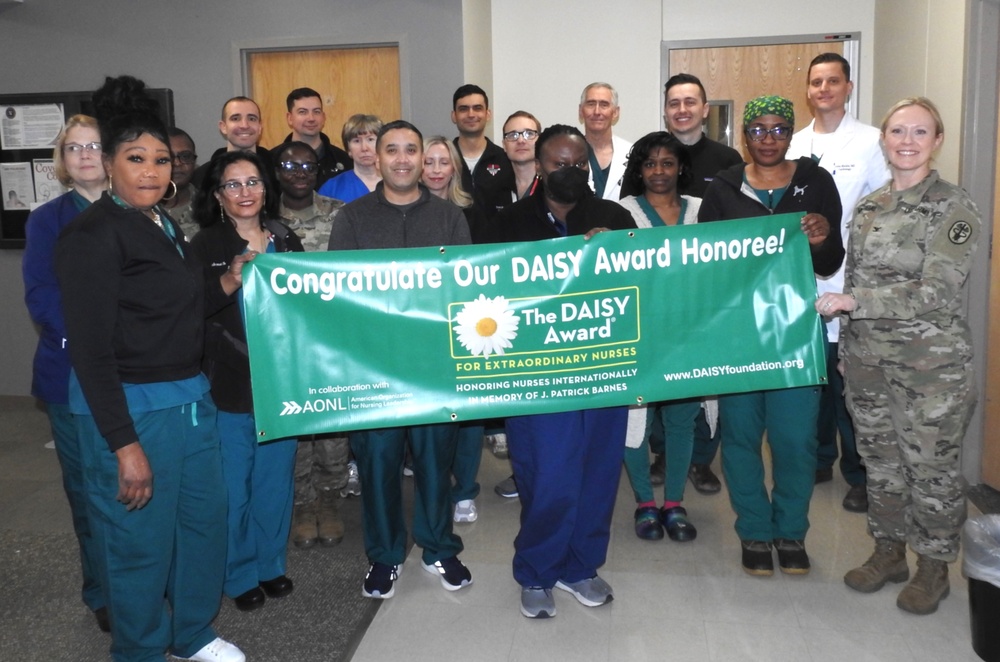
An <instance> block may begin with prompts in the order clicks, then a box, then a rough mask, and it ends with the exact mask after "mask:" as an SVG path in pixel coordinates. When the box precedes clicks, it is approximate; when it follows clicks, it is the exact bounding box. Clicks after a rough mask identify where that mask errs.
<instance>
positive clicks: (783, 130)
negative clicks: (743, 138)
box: [746, 124, 792, 143]
mask: <svg viewBox="0 0 1000 662" xmlns="http://www.w3.org/2000/svg"><path fill="white" fill-rule="evenodd" d="M746 133H747V138H749V139H750V140H752V141H754V142H755V143H759V142H761V141H763V140H764V138H766V137H767V134H771V137H772V138H774V139H775V140H781V141H784V140H788V139H789V138H791V137H792V127H790V126H788V125H787V124H779V125H778V126H772V127H771V128H770V129H765V128H764V127H762V126H748V127H747V131H746Z"/></svg>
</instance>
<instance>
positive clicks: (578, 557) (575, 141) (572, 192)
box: [490, 124, 635, 618]
mask: <svg viewBox="0 0 1000 662" xmlns="http://www.w3.org/2000/svg"><path fill="white" fill-rule="evenodd" d="M535 167H536V168H537V170H538V176H539V178H540V180H541V182H540V184H539V185H538V188H537V190H536V191H535V194H534V195H532V196H530V197H528V198H525V199H523V200H520V201H519V202H516V203H514V204H513V205H511V206H509V207H507V208H505V209H503V210H502V211H501V212H500V213H498V214H497V215H496V217H495V218H494V220H493V224H492V227H491V229H490V236H491V238H492V240H493V241H498V242H505V241H536V240H540V239H555V238H558V237H565V236H572V235H583V236H584V237H585V238H588V239H589V238H590V237H591V236H593V235H594V234H596V233H598V232H602V231H606V230H621V229H629V228H635V223H634V222H633V221H632V215H631V214H629V213H628V212H627V211H625V209H624V208H623V207H620V206H618V204H616V203H614V202H610V201H607V200H602V199H600V198H597V197H596V196H595V195H594V194H593V192H592V191H591V190H590V186H589V185H588V183H587V174H588V156H587V141H586V140H585V139H584V137H583V134H581V133H580V131H579V130H577V129H576V128H574V127H571V126H566V125H563V124H555V125H553V126H550V127H549V128H547V129H546V130H545V131H543V132H542V133H541V135H540V136H539V137H538V140H537V142H536V143H535ZM626 412H627V410H626V408H625V407H609V408H606V409H588V410H583V411H570V412H560V413H555V414H533V415H529V416H514V417H511V418H508V419H507V424H506V428H507V443H508V445H509V447H510V455H511V461H512V463H513V465H514V473H515V474H516V475H517V486H518V490H519V492H520V497H521V530H520V531H519V532H518V534H517V538H516V539H515V540H514V579H515V580H516V581H517V583H518V584H520V585H521V613H522V614H523V615H524V616H526V617H528V618H550V617H552V616H555V614H556V607H555V600H554V599H553V597H552V588H553V587H555V588H559V589H561V590H564V591H567V592H569V593H572V594H573V595H574V596H575V597H576V599H577V600H578V601H580V602H581V603H582V604H584V605H586V606H588V607H597V606H600V605H603V604H607V603H608V602H611V600H612V598H613V596H612V591H611V587H610V586H609V585H608V584H607V582H605V581H604V580H603V579H601V578H600V577H598V576H597V569H598V568H599V567H600V566H602V565H604V561H605V559H606V557H607V552H608V542H609V539H610V532H611V514H612V511H613V510H614V503H615V494H616V492H617V490H618V478H619V475H620V473H621V462H622V456H623V454H624V451H625V426H626V421H627V413H626Z"/></svg>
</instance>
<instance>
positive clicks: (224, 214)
mask: <svg viewBox="0 0 1000 662" xmlns="http://www.w3.org/2000/svg"><path fill="white" fill-rule="evenodd" d="M219 218H221V219H222V222H223V223H225V222H226V210H225V209H223V208H222V205H219Z"/></svg>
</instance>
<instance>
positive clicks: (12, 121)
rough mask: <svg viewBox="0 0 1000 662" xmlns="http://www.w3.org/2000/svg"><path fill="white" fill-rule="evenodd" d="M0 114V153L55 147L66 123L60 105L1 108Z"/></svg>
mask: <svg viewBox="0 0 1000 662" xmlns="http://www.w3.org/2000/svg"><path fill="white" fill-rule="evenodd" d="M0 111H2V115H0V149H3V150H5V151H6V150H15V149H47V148H52V147H55V144H56V139H57V138H58V137H59V131H60V130H61V129H62V127H63V124H64V123H65V121H66V120H65V117H64V116H63V106H62V104H61V103H40V104H30V105H28V104H23V105H12V106H2V107H0Z"/></svg>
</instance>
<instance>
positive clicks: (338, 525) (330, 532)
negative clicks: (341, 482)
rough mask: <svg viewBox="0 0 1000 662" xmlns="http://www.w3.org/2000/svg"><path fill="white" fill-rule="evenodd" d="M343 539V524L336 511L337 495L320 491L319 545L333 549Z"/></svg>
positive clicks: (330, 491) (329, 491) (332, 492)
mask: <svg viewBox="0 0 1000 662" xmlns="http://www.w3.org/2000/svg"><path fill="white" fill-rule="evenodd" d="M343 539H344V522H343V520H341V519H340V512H339V511H338V510H337V493H336V492H334V491H333V490H322V491H320V493H319V543H320V544H321V545H323V546H324V547H333V546H334V545H336V544H337V543H339V542H340V541H341V540H343Z"/></svg>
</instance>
